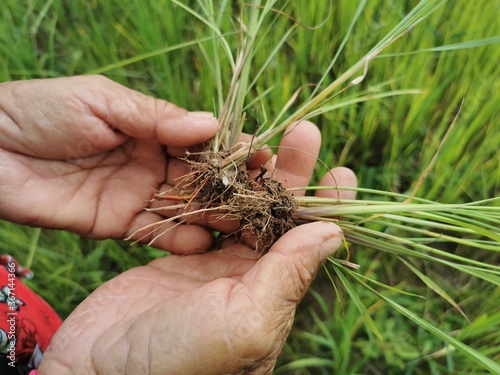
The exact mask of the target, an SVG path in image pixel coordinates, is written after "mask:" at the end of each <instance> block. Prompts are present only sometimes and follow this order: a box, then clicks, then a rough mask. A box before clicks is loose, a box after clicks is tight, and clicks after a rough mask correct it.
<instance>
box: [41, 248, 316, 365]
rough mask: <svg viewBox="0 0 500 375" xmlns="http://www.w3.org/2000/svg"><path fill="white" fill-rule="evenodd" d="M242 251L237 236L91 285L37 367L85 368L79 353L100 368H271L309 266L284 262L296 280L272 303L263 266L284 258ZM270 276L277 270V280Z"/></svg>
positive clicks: (267, 268)
mask: <svg viewBox="0 0 500 375" xmlns="http://www.w3.org/2000/svg"><path fill="white" fill-rule="evenodd" d="M232 252H234V253H233V254H232V255H231V254H229V253H232ZM236 252H237V253H238V255H236ZM248 256H255V253H254V252H253V251H251V250H250V249H248V248H245V247H244V246H243V245H240V244H237V245H233V246H230V247H227V248H226V249H225V253H221V252H217V253H206V254H200V255H190V256H183V257H181V256H169V257H166V258H163V259H159V260H156V261H154V262H152V263H151V264H149V265H147V266H144V267H139V268H136V269H132V270H130V271H128V272H125V273H123V274H122V275H120V276H119V277H117V278H115V279H113V280H111V281H109V282H108V283H106V284H104V285H103V286H102V287H101V288H99V289H97V290H96V291H95V292H94V293H93V294H92V295H91V296H90V297H89V298H87V299H86V300H85V301H84V302H83V303H82V304H81V305H80V306H79V307H78V308H77V309H76V310H75V311H74V312H73V313H72V315H71V316H70V317H69V318H68V319H67V320H66V321H65V322H64V324H63V326H62V327H61V329H60V330H59V331H58V332H57V334H56V336H55V337H54V338H53V340H52V343H51V347H50V350H49V351H48V352H47V353H46V354H45V355H44V361H46V362H42V363H43V364H44V365H45V366H47V367H45V368H44V367H43V366H42V368H41V371H44V370H45V371H47V373H59V372H60V371H61V368H60V367H49V366H67V367H68V368H69V367H71V368H76V369H81V373H82V374H83V373H85V374H87V373H91V369H89V368H87V367H85V366H88V363H89V362H88V358H92V363H93V364H94V366H95V369H94V370H95V371H96V372H97V373H104V374H106V373H116V372H117V369H118V372H120V373H121V372H123V373H141V374H159V373H165V371H166V370H168V372H169V373H184V374H188V373H205V374H209V373H222V370H223V372H224V373H232V370H234V371H237V369H238V368H241V367H245V366H251V365H254V364H256V363H257V364H258V365H259V366H260V367H262V368H264V369H267V370H270V369H272V367H273V365H274V362H275V360H276V357H277V355H278V354H279V352H280V349H281V346H282V345H283V343H284V340H285V338H286V335H287V333H288V330H289V327H290V325H291V322H292V319H293V314H294V310H295V307H296V304H297V303H298V301H299V300H300V299H301V297H302V294H303V293H304V290H305V288H306V287H307V284H308V283H309V282H310V280H311V279H312V276H313V273H314V272H315V271H314V269H307V268H306V269H305V270H300V269H299V270H297V269H288V272H292V273H294V272H298V273H299V274H301V277H305V280H304V278H302V279H301V278H300V277H299V278H297V277H296V278H292V280H294V282H292V283H291V284H292V285H290V283H289V284H286V288H288V290H291V292H289V293H288V294H289V295H288V296H287V298H286V301H278V306H279V309H276V302H277V301H276V298H273V297H276V296H275V294H276V291H274V292H273V286H272V285H268V284H267V283H266V279H271V278H275V277H276V275H275V274H274V272H270V271H271V269H270V268H274V267H277V266H278V265H279V264H280V262H284V255H283V254H281V253H279V252H275V253H270V254H268V255H266V256H264V257H263V258H262V259H260V260H259V261H257V260H252V259H250V258H249V257H248ZM318 260H319V259H316V260H315V262H316V263H317V262H318ZM301 267H303V264H302V263H301ZM285 268H287V267H285ZM304 275H306V276H304ZM279 284H280V280H279V279H277V280H276V287H277V288H280V285H279ZM293 284H295V285H293ZM278 293H280V291H279V290H278ZM82 337H84V341H83V340H82V339H81V338H82ZM193 348H196V351H195V352H193V350H192V349H193ZM218 364H224V368H223V369H222V368H220V367H218V366H219V365H218ZM228 364H229V366H231V365H233V366H234V369H231V368H230V367H228ZM49 369H50V371H48V370H49ZM55 370H58V371H55ZM210 371H212V372H210ZM77 373H80V372H77Z"/></svg>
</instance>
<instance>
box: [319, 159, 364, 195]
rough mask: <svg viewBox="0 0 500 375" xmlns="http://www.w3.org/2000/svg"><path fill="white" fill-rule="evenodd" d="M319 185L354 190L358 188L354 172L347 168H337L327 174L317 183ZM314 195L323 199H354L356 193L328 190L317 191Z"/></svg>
mask: <svg viewBox="0 0 500 375" xmlns="http://www.w3.org/2000/svg"><path fill="white" fill-rule="evenodd" d="M319 185H320V186H332V187H334V186H338V187H352V188H355V187H357V186H358V180H357V178H356V175H355V174H354V172H353V171H351V170H350V169H349V168H345V167H337V168H333V169H331V170H330V171H329V172H327V173H326V174H325V175H324V176H323V178H322V179H321V181H320V182H319ZM315 195H316V196H317V197H324V198H337V199H355V198H356V191H351V190H336V189H334V188H332V189H328V190H317V191H316V194H315Z"/></svg>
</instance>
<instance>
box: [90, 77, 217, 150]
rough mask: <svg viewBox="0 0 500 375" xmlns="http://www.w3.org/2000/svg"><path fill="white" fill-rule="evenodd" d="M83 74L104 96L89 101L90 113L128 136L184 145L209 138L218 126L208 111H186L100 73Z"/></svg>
mask: <svg viewBox="0 0 500 375" xmlns="http://www.w3.org/2000/svg"><path fill="white" fill-rule="evenodd" d="M86 78H88V79H91V80H93V82H92V83H91V86H94V89H96V90H98V93H99V94H100V96H101V97H102V96H103V95H104V100H102V101H99V102H98V103H92V104H91V107H92V110H93V111H94V113H95V114H96V115H97V116H99V117H100V118H102V119H103V120H104V121H106V122H107V123H108V124H109V125H111V126H112V127H113V128H115V129H117V130H119V131H121V132H122V133H124V134H126V135H128V136H130V137H134V138H139V139H155V140H158V141H159V142H160V143H163V144H165V145H168V146H174V147H187V146H191V145H195V144H198V143H201V142H203V141H206V140H208V139H210V138H212V137H213V136H214V135H215V133H216V132H217V130H218V128H219V124H218V122H217V119H216V118H215V117H214V115H213V114H212V113H210V112H188V111H187V110H185V109H183V108H180V107H178V106H176V105H174V104H172V103H170V102H167V101H165V100H162V99H156V98H153V97H151V96H147V95H144V94H142V93H140V92H138V91H135V90H131V89H129V88H126V87H124V86H122V85H119V84H118V83H115V82H113V81H111V80H110V79H107V78H105V77H102V76H92V77H86Z"/></svg>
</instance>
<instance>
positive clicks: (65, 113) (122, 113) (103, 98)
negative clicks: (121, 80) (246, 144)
mask: <svg viewBox="0 0 500 375" xmlns="http://www.w3.org/2000/svg"><path fill="white" fill-rule="evenodd" d="M217 129H218V124H217V121H216V119H215V118H214V117H213V116H212V115H211V114H209V113H205V112H195V113H192V112H187V111H186V110H184V109H181V108H179V107H176V106H175V105H173V104H171V103H168V102H166V101H163V100H158V99H154V98H152V97H148V96H146V95H143V94H141V93H139V92H136V91H133V90H130V89H127V88H125V87H123V86H120V85H118V84H116V83H114V82H112V81H110V80H108V79H106V78H104V77H101V76H88V77H72V78H57V79H48V80H32V81H18V82H9V83H4V84H1V85H0V131H1V134H2V137H0V196H1V197H2V199H1V200H0V218H4V219H7V220H11V221H15V222H18V223H24V224H31V225H36V226H43V227H50V228H59V229H66V230H69V231H72V232H75V233H78V234H81V235H85V236H88V237H92V238H109V237H112V238H124V237H127V236H129V235H130V234H131V233H133V232H134V231H135V230H136V229H138V228H141V227H143V226H145V225H147V224H150V223H153V222H156V221H158V220H160V219H161V217H160V216H159V215H156V214H154V213H151V212H145V211H144V208H145V207H146V206H147V204H146V203H145V201H147V200H149V199H151V197H152V195H153V193H154V192H156V191H157V189H158V188H159V186H160V185H161V184H162V183H163V182H164V181H165V179H166V178H167V176H166V163H167V158H166V155H165V152H164V150H163V149H162V146H161V145H162V144H164V145H168V146H170V147H172V149H173V150H176V152H178V151H179V149H183V148H185V147H186V146H191V145H194V144H197V143H200V142H203V141H205V140H207V139H209V138H211V137H212V136H213V135H214V134H215V132H216V131H217ZM174 169H175V168H174ZM171 170H172V168H171ZM146 240H147V239H146ZM211 243H212V236H211V234H210V233H209V232H208V231H207V230H205V229H203V228H201V227H197V226H191V227H189V228H187V227H185V226H176V227H175V228H173V229H172V230H171V231H169V232H168V233H167V234H166V235H165V236H163V237H162V238H161V239H160V240H159V241H157V243H156V245H157V246H158V247H161V248H164V249H166V250H171V251H174V252H175V251H177V250H179V248H182V250H186V251H194V250H197V249H206V248H207V247H209V246H210V245H211Z"/></svg>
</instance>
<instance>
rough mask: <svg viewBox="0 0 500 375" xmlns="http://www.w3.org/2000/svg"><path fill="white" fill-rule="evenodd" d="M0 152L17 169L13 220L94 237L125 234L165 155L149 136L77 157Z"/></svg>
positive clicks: (157, 180)
mask: <svg viewBox="0 0 500 375" xmlns="http://www.w3.org/2000/svg"><path fill="white" fill-rule="evenodd" d="M0 154H1V155H2V161H4V162H5V163H8V166H7V168H8V169H9V170H13V171H17V173H16V174H15V176H14V177H13V179H11V183H12V185H13V186H14V187H16V194H19V195H20V196H21V197H22V198H21V199H20V200H19V202H18V206H17V208H18V211H17V212H18V215H22V216H21V217H20V218H17V221H21V222H30V223H34V224H37V225H41V226H50V227H59V228H65V229H68V230H72V231H74V232H77V233H80V234H83V235H87V236H91V237H96V238H103V237H123V236H124V235H127V232H129V231H130V229H131V228H133V227H134V225H135V226H137V224H138V220H139V221H140V219H141V216H140V215H141V214H142V213H143V208H144V206H145V203H144V202H145V201H146V200H147V199H150V198H151V196H152V194H153V192H154V191H155V190H156V189H157V188H158V186H159V185H160V184H161V182H162V181H163V180H164V178H165V167H164V165H165V157H164V155H163V153H162V151H161V149H160V146H159V145H158V144H157V143H155V142H152V141H138V140H134V139H130V140H129V141H127V142H126V143H125V144H123V145H122V146H120V147H118V148H115V149H113V150H112V151H109V152H104V153H100V154H97V155H92V156H90V157H87V158H82V159H77V160H46V159H37V158H33V157H30V156H27V155H20V154H14V153H12V152H9V151H7V150H1V151H0ZM16 176H22V177H20V178H19V179H18V180H16ZM51 213H52V214H51ZM139 224H140V223H139Z"/></svg>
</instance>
